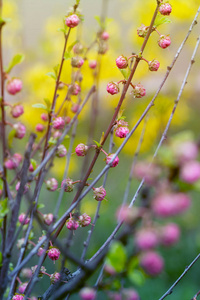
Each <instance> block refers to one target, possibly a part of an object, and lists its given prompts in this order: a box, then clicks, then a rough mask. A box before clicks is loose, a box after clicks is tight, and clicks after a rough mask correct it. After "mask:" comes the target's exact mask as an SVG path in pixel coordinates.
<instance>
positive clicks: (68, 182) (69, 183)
mask: <svg viewBox="0 0 200 300" xmlns="http://www.w3.org/2000/svg"><path fill="white" fill-rule="evenodd" d="M61 188H62V189H63V190H64V191H65V192H68V193H70V192H72V191H73V189H74V185H73V180H72V179H70V178H66V179H64V180H63V181H62V183H61Z"/></svg>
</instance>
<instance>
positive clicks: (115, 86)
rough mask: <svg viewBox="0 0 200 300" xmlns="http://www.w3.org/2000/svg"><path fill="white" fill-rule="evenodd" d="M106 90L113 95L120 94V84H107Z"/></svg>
mask: <svg viewBox="0 0 200 300" xmlns="http://www.w3.org/2000/svg"><path fill="white" fill-rule="evenodd" d="M106 90H107V92H108V93H109V94H111V95H114V94H118V93H119V92H120V89H119V85H118V83H117V82H113V81H112V82H109V83H108V84H107V87H106Z"/></svg>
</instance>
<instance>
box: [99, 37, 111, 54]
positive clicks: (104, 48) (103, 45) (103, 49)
mask: <svg viewBox="0 0 200 300" xmlns="http://www.w3.org/2000/svg"><path fill="white" fill-rule="evenodd" d="M108 49H109V47H108V44H107V42H105V41H104V40H101V41H100V43H99V49H98V53H99V54H101V55H103V54H105V53H106V52H107V51H108Z"/></svg>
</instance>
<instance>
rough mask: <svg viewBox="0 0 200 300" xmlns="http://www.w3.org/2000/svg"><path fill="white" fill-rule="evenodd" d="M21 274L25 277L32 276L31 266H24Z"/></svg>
mask: <svg viewBox="0 0 200 300" xmlns="http://www.w3.org/2000/svg"><path fill="white" fill-rule="evenodd" d="M20 275H21V276H22V277H23V278H31V276H32V271H31V269H30V268H24V269H22V271H21V273H20Z"/></svg>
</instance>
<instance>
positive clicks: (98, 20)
mask: <svg viewBox="0 0 200 300" xmlns="http://www.w3.org/2000/svg"><path fill="white" fill-rule="evenodd" d="M94 18H95V20H96V21H97V22H98V24H99V26H100V27H102V23H101V18H100V17H99V16H94Z"/></svg>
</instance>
